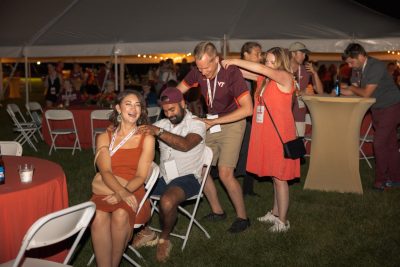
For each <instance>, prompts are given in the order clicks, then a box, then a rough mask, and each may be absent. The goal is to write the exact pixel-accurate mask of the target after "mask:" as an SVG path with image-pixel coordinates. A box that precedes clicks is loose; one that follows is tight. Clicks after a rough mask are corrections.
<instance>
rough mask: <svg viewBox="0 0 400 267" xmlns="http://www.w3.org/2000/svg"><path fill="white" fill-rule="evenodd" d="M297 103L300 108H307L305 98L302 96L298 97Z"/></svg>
mask: <svg viewBox="0 0 400 267" xmlns="http://www.w3.org/2000/svg"><path fill="white" fill-rule="evenodd" d="M297 103H298V105H299V108H305V107H306V105H305V104H304V102H303V100H302V99H301V98H300V97H297Z"/></svg>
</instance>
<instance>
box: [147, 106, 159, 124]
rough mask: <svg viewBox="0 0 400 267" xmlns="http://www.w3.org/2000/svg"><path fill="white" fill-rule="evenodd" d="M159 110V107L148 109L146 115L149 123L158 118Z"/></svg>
mask: <svg viewBox="0 0 400 267" xmlns="http://www.w3.org/2000/svg"><path fill="white" fill-rule="evenodd" d="M160 113H161V108H160V107H148V108H147V115H148V116H149V119H150V122H151V123H154V122H156V121H158V119H159V118H160Z"/></svg>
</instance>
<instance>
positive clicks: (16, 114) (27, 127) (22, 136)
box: [7, 104, 38, 151]
mask: <svg viewBox="0 0 400 267" xmlns="http://www.w3.org/2000/svg"><path fill="white" fill-rule="evenodd" d="M7 113H8V115H10V117H11V120H12V121H13V130H14V131H15V132H19V135H18V136H17V137H16V138H15V139H14V141H17V142H19V143H20V144H21V145H23V144H25V143H28V144H29V145H30V146H31V147H32V148H33V149H34V150H35V151H37V149H36V147H35V145H34V144H33V142H32V140H31V138H33V139H34V140H35V141H36V142H38V140H37V139H36V137H35V132H37V131H38V127H37V126H36V124H35V123H33V122H27V121H26V119H25V117H24V116H23V115H22V113H21V110H20V109H19V107H18V106H17V105H16V104H8V105H7Z"/></svg>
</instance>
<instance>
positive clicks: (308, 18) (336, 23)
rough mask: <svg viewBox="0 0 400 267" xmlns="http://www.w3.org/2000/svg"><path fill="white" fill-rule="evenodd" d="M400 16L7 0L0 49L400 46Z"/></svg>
mask: <svg viewBox="0 0 400 267" xmlns="http://www.w3.org/2000/svg"><path fill="white" fill-rule="evenodd" d="M399 26H400V20H398V19H395V18H391V17H388V16H385V15H382V14H379V13H376V12H374V11H372V10H370V9H367V8H365V7H363V6H360V5H358V4H357V3H355V2H354V1H349V0H336V1H335V0H325V1H323V0H309V1H289V0H279V1H277V0H264V1H252V0H229V1H215V0H202V1H194V0H185V1H184V0H174V1H152V0H149V1H137V0H114V1H107V0H74V1H72V0H57V1H54V0H37V1H23V0H3V1H1V3H0V32H1V34H0V57H3V58H16V57H21V56H27V57H62V56H109V55H112V54H114V53H115V52H116V53H118V54H119V55H135V54H138V53H141V54H144V53H174V52H180V53H187V52H191V51H192V50H193V48H194V46H195V45H196V44H197V43H198V42H199V41H203V40H211V41H213V42H215V44H216V45H217V46H218V47H219V48H221V47H222V46H223V38H224V35H226V36H227V46H228V49H229V51H230V52H238V51H240V47H241V46H242V44H243V43H244V42H245V41H248V40H255V41H258V42H259V43H261V44H262V46H263V48H269V47H272V46H283V47H287V46H288V45H289V44H290V43H291V42H293V41H299V40H300V41H302V42H304V43H305V44H306V45H307V47H309V49H310V50H311V51H313V52H342V51H343V49H344V48H345V47H346V45H347V44H348V43H349V42H351V41H358V42H361V43H362V44H363V45H364V46H365V48H366V49H367V51H371V52H372V51H385V50H393V49H399V48H400V27H399Z"/></svg>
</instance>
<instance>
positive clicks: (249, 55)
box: [235, 42, 262, 196]
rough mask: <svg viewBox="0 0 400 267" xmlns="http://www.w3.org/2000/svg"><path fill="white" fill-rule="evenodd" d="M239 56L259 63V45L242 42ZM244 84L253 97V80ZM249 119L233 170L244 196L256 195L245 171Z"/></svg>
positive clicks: (251, 180)
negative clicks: (240, 180) (238, 177)
mask: <svg viewBox="0 0 400 267" xmlns="http://www.w3.org/2000/svg"><path fill="white" fill-rule="evenodd" d="M240 58H241V59H244V60H247V61H250V62H255V63H260V62H261V60H262V56H261V45H260V44H259V43H256V42H246V43H244V44H243V46H242V49H241V51H240ZM246 84H247V88H249V89H250V94H251V96H252V97H253V96H254V91H255V87H256V84H255V83H254V81H251V80H246ZM253 104H254V102H253ZM251 120H252V118H251V117H247V118H246V130H245V132H244V137H243V142H242V147H241V148H240V154H239V159H238V163H237V165H236V170H235V176H243V184H242V188H243V195H244V196H257V194H256V193H255V192H254V179H255V177H254V176H253V175H252V174H251V173H248V172H246V161H247V153H248V148H249V140H250V131H251Z"/></svg>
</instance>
